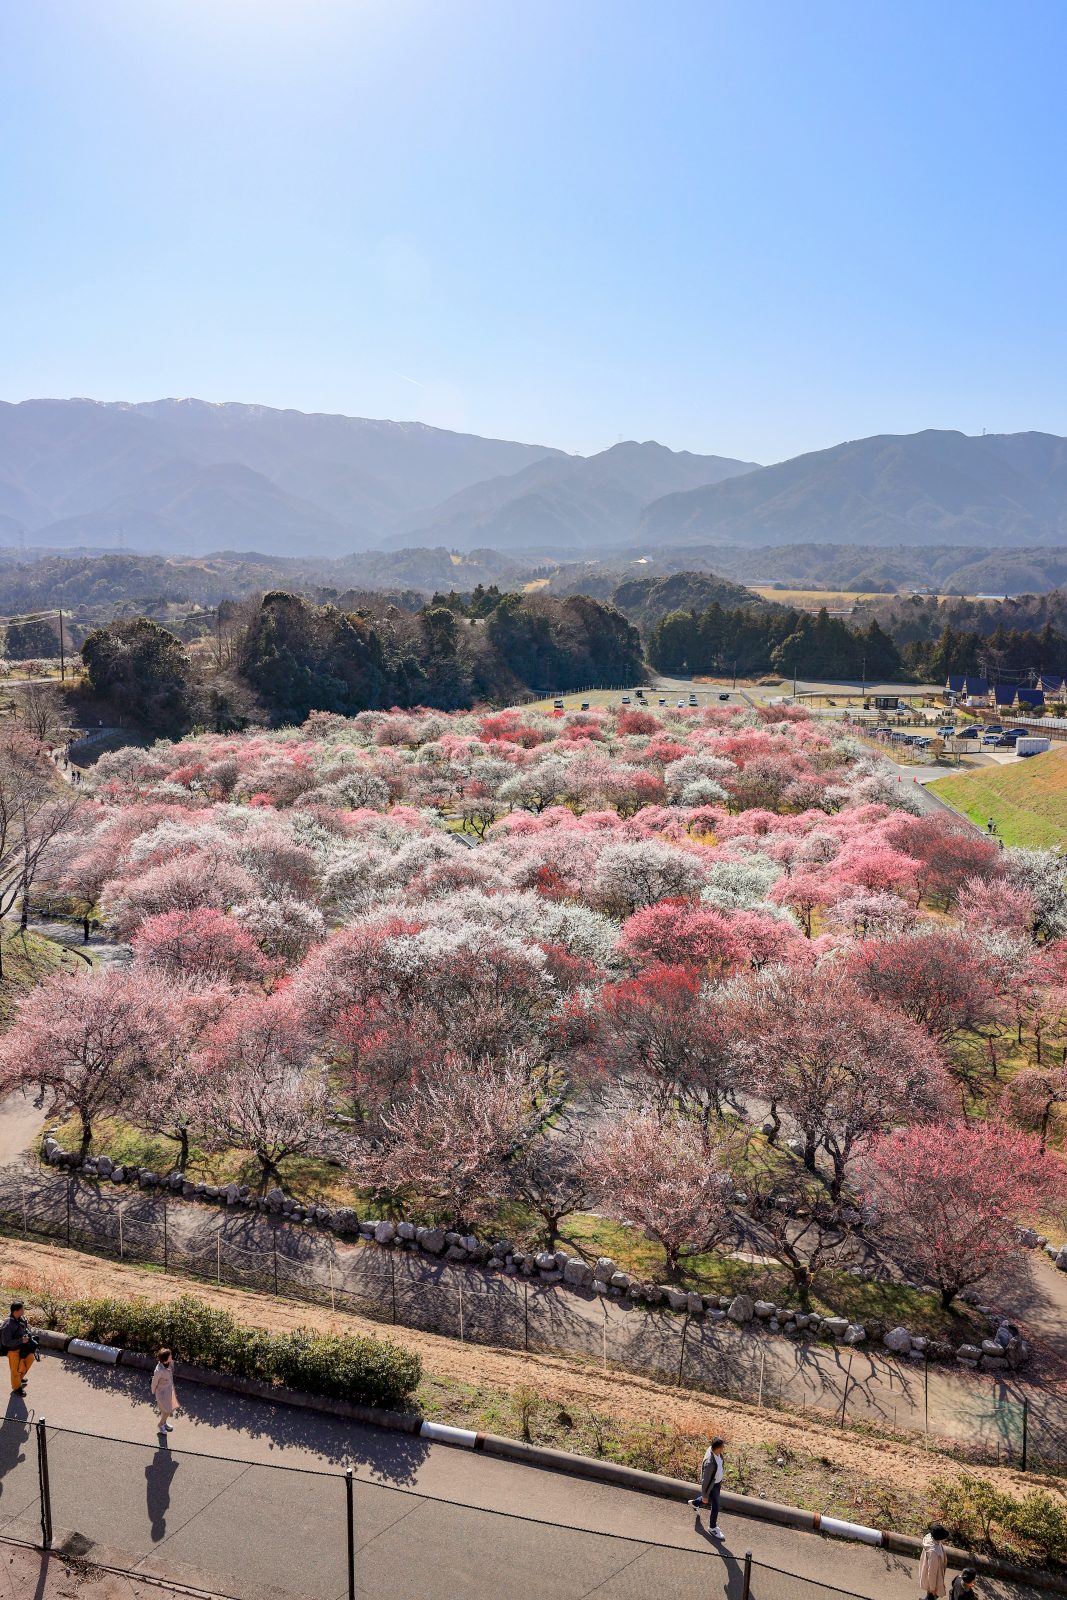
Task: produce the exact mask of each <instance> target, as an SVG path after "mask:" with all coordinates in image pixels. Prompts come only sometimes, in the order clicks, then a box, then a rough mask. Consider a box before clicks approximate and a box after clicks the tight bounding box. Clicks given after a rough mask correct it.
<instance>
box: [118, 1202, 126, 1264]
mask: <svg viewBox="0 0 1067 1600" xmlns="http://www.w3.org/2000/svg"><path fill="white" fill-rule="evenodd" d="M122 1212H123V1207H122V1206H119V1260H120V1261H122V1260H123V1259H124V1258H125V1255H126V1249H125V1244H124V1242H123V1238H122Z"/></svg>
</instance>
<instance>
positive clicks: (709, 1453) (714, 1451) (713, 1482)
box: [689, 1439, 726, 1539]
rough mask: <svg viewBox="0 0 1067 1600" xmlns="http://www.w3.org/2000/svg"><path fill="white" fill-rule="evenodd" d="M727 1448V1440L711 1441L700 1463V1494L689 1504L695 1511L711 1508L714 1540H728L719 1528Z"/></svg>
mask: <svg viewBox="0 0 1067 1600" xmlns="http://www.w3.org/2000/svg"><path fill="white" fill-rule="evenodd" d="M725 1448H726V1440H725V1439H713V1440H712V1441H711V1443H710V1444H709V1446H708V1448H707V1450H706V1451H705V1452H704V1459H703V1461H702V1462H701V1463H700V1494H699V1495H698V1496H697V1497H696V1499H694V1500H690V1502H689V1504H690V1505H691V1506H692V1507H693V1509H694V1511H699V1510H700V1509H701V1507H702V1506H708V1507H709V1509H710V1511H711V1516H710V1517H709V1519H708V1531H709V1532H710V1534H711V1537H712V1538H713V1539H725V1538H726V1535H725V1533H723V1531H722V1529H721V1528H720V1527H719V1496H720V1494H721V1493H722V1480H723V1477H724V1475H725V1472H726V1466H725V1463H724V1461H723V1456H722V1453H723V1450H724V1449H725Z"/></svg>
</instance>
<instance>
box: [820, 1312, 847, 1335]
mask: <svg viewBox="0 0 1067 1600" xmlns="http://www.w3.org/2000/svg"><path fill="white" fill-rule="evenodd" d="M848 1327H849V1324H848V1318H847V1317H824V1318H823V1323H822V1329H823V1332H824V1333H828V1334H829V1335H830V1337H831V1338H832V1339H843V1338H844V1337H845V1334H846V1333H847V1332H848Z"/></svg>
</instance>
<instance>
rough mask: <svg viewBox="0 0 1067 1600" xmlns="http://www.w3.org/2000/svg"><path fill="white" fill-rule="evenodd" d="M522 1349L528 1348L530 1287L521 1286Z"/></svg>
mask: <svg viewBox="0 0 1067 1600" xmlns="http://www.w3.org/2000/svg"><path fill="white" fill-rule="evenodd" d="M522 1348H523V1349H524V1350H529V1348H530V1285H529V1284H528V1283H524V1284H523V1286H522Z"/></svg>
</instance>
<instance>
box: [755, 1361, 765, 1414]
mask: <svg viewBox="0 0 1067 1600" xmlns="http://www.w3.org/2000/svg"><path fill="white" fill-rule="evenodd" d="M766 1365H767V1346H766V1345H763V1346H762V1348H761V1349H760V1353H759V1394H758V1396H757V1397H756V1404H757V1406H759V1408H760V1409H761V1410H762V1409H763V1369H764V1367H765V1366H766Z"/></svg>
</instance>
